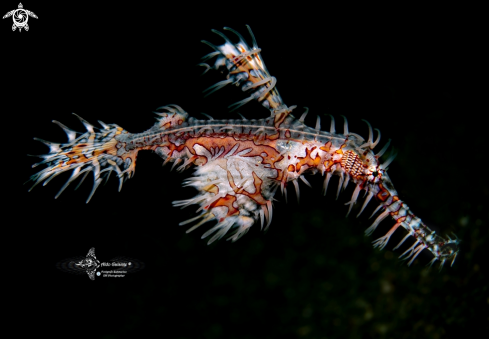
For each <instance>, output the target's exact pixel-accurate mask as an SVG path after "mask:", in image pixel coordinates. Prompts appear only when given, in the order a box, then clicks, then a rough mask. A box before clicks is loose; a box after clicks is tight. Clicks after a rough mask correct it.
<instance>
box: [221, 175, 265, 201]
mask: <svg viewBox="0 0 489 339" xmlns="http://www.w3.org/2000/svg"><path fill="white" fill-rule="evenodd" d="M251 174H252V175H253V185H254V186H255V193H250V192H247V191H245V189H244V187H238V186H236V184H235V183H234V179H233V176H232V174H231V172H229V171H228V181H229V185H230V186H231V188H232V189H233V191H234V193H236V194H243V195H246V196H247V197H249V198H250V199H253V200H255V202H256V203H258V204H260V205H266V204H267V200H266V199H265V198H264V197H263V195H262V194H261V185H262V184H263V180H261V179H260V178H259V177H258V176H257V175H256V174H255V172H251Z"/></svg>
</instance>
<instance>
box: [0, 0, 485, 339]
mask: <svg viewBox="0 0 489 339" xmlns="http://www.w3.org/2000/svg"><path fill="white" fill-rule="evenodd" d="M23 5H24V8H26V9H28V10H31V11H33V12H34V13H36V15H37V16H38V17H39V19H33V18H30V19H29V26H30V30H29V31H28V32H25V31H22V32H21V33H19V32H18V31H16V32H12V31H11V29H10V27H11V25H12V21H11V19H10V18H9V19H4V20H3V21H1V27H0V36H1V40H2V45H3V48H2V52H1V57H2V69H3V76H2V102H3V103H4V104H6V106H4V108H3V109H2V120H1V121H2V132H3V133H2V135H3V154H4V156H3V162H2V163H3V166H1V171H2V176H3V182H4V187H6V190H4V199H5V200H4V203H3V204H2V206H3V207H2V210H3V215H4V218H3V222H2V228H3V229H4V230H5V231H6V232H5V233H4V237H3V240H4V242H5V243H7V246H6V247H5V252H4V253H5V254H4V263H6V264H7V266H6V267H7V268H8V269H7V270H4V273H3V274H5V275H6V276H7V278H6V279H4V280H7V281H8V282H9V284H10V285H9V287H8V289H7V290H6V291H10V292H11V293H9V292H6V294H7V296H13V297H15V298H14V299H15V303H14V306H15V307H14V308H12V312H11V315H12V316H13V317H14V318H15V319H16V320H20V325H19V326H17V327H16V329H17V331H18V332H19V333H22V332H31V331H34V332H35V333H37V334H44V333H49V334H50V335H51V336H58V335H59V336H62V337H71V336H74V335H75V334H85V332H86V333H87V335H90V336H91V337H102V338H106V339H109V338H110V339H112V338H122V337H146V336H147V335H148V334H149V333H151V334H152V335H154V336H155V337H156V336H158V337H164V338H274V337H280V338H283V337H304V338H345V337H351V338H363V337H365V338H369V337H375V338H394V337H395V338H412V337H422V338H443V337H450V336H453V335H454V334H455V333H456V332H457V331H459V330H462V329H463V330H465V331H477V330H481V329H483V328H485V329H487V328H488V321H489V318H488V316H489V312H488V310H489V307H488V306H489V296H488V280H487V277H488V275H487V269H488V267H487V254H484V253H485V247H487V245H488V242H487V241H488V232H487V226H488V213H487V202H488V194H489V189H488V185H487V179H486V177H487V174H486V172H487V170H486V164H485V163H486V158H487V156H486V154H487V151H486V148H485V147H484V146H485V142H486V134H487V132H486V125H485V121H484V119H483V116H482V115H483V114H487V108H485V109H482V107H481V106H479V105H478V104H476V101H477V100H478V98H480V97H481V95H482V87H481V85H480V83H479V82H480V81H482V80H483V77H482V75H481V68H482V63H481V62H480V59H479V58H480V54H481V50H482V46H483V43H482V41H483V40H480V37H479V34H480V33H479V32H480V22H479V21H478V19H477V16H476V13H477V11H478V9H464V10H461V9H460V8H446V7H439V8H425V7H422V6H420V7H412V6H410V5H405V6H403V7H396V8H394V7H379V8H359V7H355V6H354V5H346V6H345V7H344V8H339V7H337V6H331V5H326V4H325V5H323V6H322V7H315V6H312V5H310V6H309V5H302V4H301V5H298V4H294V5H285V4H280V3H278V2H277V3H275V4H273V6H270V7H268V8H265V7H263V6H261V5H258V3H257V4H255V5H253V4H251V3H244V2H242V3H239V4H238V3H223V4H219V3H205V4H201V5H194V4H191V3H183V4H182V5H181V6H179V7H177V6H175V5H173V4H172V5H170V4H168V3H161V4H160V5H158V6H154V5H151V4H149V3H140V2H139V3H134V4H132V5H122V4H120V5H100V4H97V5H88V4H84V5H82V4H80V5H76V6H73V5H71V6H69V7H68V6H67V5H66V4H64V5H63V6H59V7H56V6H47V5H43V4H41V3H39V2H29V3H27V2H24V3H23ZM5 6H6V5H2V11H3V12H5V13H6V12H8V11H10V10H11V9H14V8H16V6H17V4H15V3H13V2H12V3H11V4H10V5H9V6H10V7H12V8H10V7H9V8H4V7H5ZM440 6H441V5H440ZM444 6H445V5H444ZM2 15H3V14H2ZM245 24H249V25H250V26H251V28H252V29H253V32H254V34H255V36H256V39H257V41H258V45H259V47H260V48H262V57H263V58H264V60H265V63H266V65H267V67H268V70H269V71H270V73H271V74H272V75H273V76H275V77H276V78H277V80H278V85H277V86H278V89H279V91H280V94H281V96H282V98H283V99H284V101H285V103H286V104H287V105H289V106H291V105H298V108H297V111H298V112H297V113H296V114H295V115H296V116H298V115H300V113H301V112H302V110H303V109H304V108H303V107H304V106H307V107H309V109H310V114H309V116H308V118H307V119H306V123H308V124H309V125H314V124H315V115H320V116H321V117H322V121H323V128H324V129H327V126H329V118H328V117H327V116H325V114H333V115H334V116H335V117H336V118H337V121H339V122H340V121H341V117H340V115H341V114H343V115H345V116H346V117H347V118H348V119H349V122H350V130H351V131H353V132H356V133H359V134H361V135H364V136H366V135H367V128H366V125H365V123H363V122H362V121H361V119H367V120H368V121H369V122H370V123H371V124H372V126H373V127H376V128H379V129H380V130H381V132H382V141H381V145H383V144H384V143H385V142H386V141H387V140H388V139H392V145H393V146H394V148H395V149H396V150H398V152H399V155H398V157H397V158H396V160H395V161H394V163H392V165H391V166H390V169H389V175H390V177H391V179H392V181H393V183H394V185H395V187H396V188H397V190H398V192H399V195H400V197H401V199H403V200H404V201H406V203H407V204H409V206H410V207H411V209H412V210H413V212H414V213H415V214H417V215H419V216H420V217H421V218H423V220H424V221H425V222H426V223H427V224H428V225H429V226H430V227H433V228H434V229H436V230H437V231H438V232H439V233H441V234H446V233H448V232H455V233H456V234H457V235H458V236H459V237H460V238H461V239H463V242H462V243H461V250H460V255H459V257H458V259H457V261H456V263H455V265H454V267H452V268H450V267H449V266H448V265H446V267H444V268H443V270H442V271H441V272H440V273H439V272H438V271H437V270H436V269H432V270H431V271H429V270H428V269H427V268H426V267H425V265H426V264H427V263H428V262H429V260H430V259H431V257H430V256H429V255H428V254H427V253H424V252H423V254H422V255H420V256H419V258H418V259H417V260H416V261H415V263H414V264H413V265H412V266H411V267H407V266H406V265H405V262H402V261H399V260H398V259H397V256H398V255H399V254H400V253H402V252H401V251H395V252H392V248H393V247H394V246H395V244H397V240H400V238H402V237H403V235H404V233H403V232H404V231H398V232H399V234H396V237H395V238H394V239H393V240H392V241H391V243H389V245H388V246H387V248H386V249H385V250H383V251H379V250H375V249H373V248H372V246H371V242H372V241H373V240H375V239H376V238H377V237H379V236H381V235H383V234H384V232H386V231H387V230H388V229H389V228H390V226H391V224H392V222H391V221H384V222H383V223H382V225H381V226H380V227H379V230H378V231H377V232H376V233H374V235H373V236H371V237H365V236H364V234H363V232H364V230H365V229H366V228H367V227H368V226H369V224H370V222H371V220H368V216H369V214H370V213H371V211H372V210H373V208H374V207H375V206H374V205H375V204H372V205H371V206H369V209H367V211H366V212H364V215H362V216H361V217H360V218H358V219H356V218H355V217H354V216H355V215H356V213H354V212H355V211H353V213H352V216H351V217H349V218H348V219H345V217H344V216H345V214H346V211H347V207H346V206H344V203H345V202H347V201H348V200H349V198H350V196H351V194H352V191H353V185H351V186H350V187H349V188H348V189H347V190H346V192H343V193H342V194H341V196H340V199H339V200H338V201H336V200H335V199H334V196H335V194H334V193H333V192H334V191H335V190H336V183H337V179H333V180H332V182H331V184H330V185H331V186H330V187H331V188H330V190H329V192H328V194H327V196H326V197H323V196H322V195H321V185H322V178H320V177H317V178H314V177H311V178H310V179H309V181H310V182H311V183H312V185H313V187H314V189H311V188H309V187H307V186H305V185H303V184H301V202H300V204H298V203H297V201H296V198H295V193H294V192H293V190H290V189H289V196H288V204H285V201H284V198H283V197H282V196H280V194H277V196H276V198H277V199H278V200H279V202H277V203H275V208H274V217H273V223H272V225H271V227H270V229H269V231H268V232H267V233H261V232H259V229H258V228H257V227H255V229H252V230H251V231H250V232H249V233H248V234H247V235H246V236H245V237H243V238H242V239H241V240H239V241H238V242H236V243H234V244H232V243H229V242H226V241H221V242H219V243H216V244H213V245H212V246H207V245H206V241H204V240H201V239H200V236H201V235H202V234H203V233H204V231H205V229H208V227H209V226H211V225H209V226H203V227H202V228H201V229H199V230H196V231H194V232H192V233H190V234H185V229H184V228H183V227H179V226H178V222H180V221H183V220H186V219H188V218H191V217H193V216H194V212H195V208H193V207H190V208H188V209H184V210H180V209H177V208H173V207H172V204H171V202H172V201H174V200H181V199H187V198H190V197H193V196H194V195H195V192H194V190H193V189H190V188H182V187H181V182H182V180H183V179H184V178H186V177H188V176H190V175H191V170H189V171H187V172H185V173H175V172H170V168H169V167H163V168H162V167H161V164H162V160H161V159H160V158H159V157H158V156H157V155H155V154H152V153H151V152H147V153H144V152H141V154H140V155H139V157H138V164H137V168H136V175H135V177H134V178H133V179H131V180H129V181H127V182H126V183H125V184H124V186H123V188H122V191H121V192H120V193H117V186H118V182H117V180H116V179H115V178H114V177H113V178H112V179H111V180H110V181H109V182H108V183H107V185H106V186H105V187H99V189H98V190H97V193H96V194H95V195H94V197H93V198H92V201H91V202H90V203H89V204H85V200H86V198H87V196H88V194H89V193H90V190H91V179H90V178H87V180H86V182H85V183H84V184H83V185H82V186H81V187H80V188H79V189H78V190H77V191H73V188H68V189H67V190H66V191H65V192H64V193H63V194H62V195H61V197H60V198H58V199H57V200H54V199H53V197H54V196H55V194H56V193H57V191H58V190H59V189H60V187H61V186H62V185H63V183H64V180H63V178H64V179H65V180H66V179H67V177H68V175H66V176H60V177H59V178H56V179H54V180H53V181H51V182H50V183H49V185H47V186H46V187H42V186H41V185H39V186H38V187H36V188H35V189H34V190H33V191H32V192H30V193H28V192H27V190H28V185H24V186H23V183H24V182H25V181H26V180H27V179H28V178H29V177H30V176H31V175H32V174H34V173H35V172H36V169H32V168H31V165H32V164H33V163H34V162H36V160H37V159H36V158H30V157H27V156H26V154H27V153H29V154H42V153H45V152H46V147H45V146H43V145H42V144H41V143H38V142H35V141H33V140H32V138H33V137H39V138H41V139H46V140H51V141H60V142H61V141H64V140H66V139H65V138H66V137H65V136H64V133H63V132H62V130H61V129H60V128H59V127H57V126H56V125H54V124H52V123H50V121H51V120H53V119H54V120H58V121H60V122H62V123H64V124H65V125H67V126H69V127H71V128H74V129H77V130H80V131H81V130H83V126H82V125H81V123H80V122H79V121H77V119H76V118H75V117H74V116H73V115H71V113H72V112H75V113H77V114H78V115H80V116H81V117H83V118H85V119H86V120H88V121H89V122H91V123H93V124H95V123H96V121H97V120H98V119H100V120H102V121H104V122H106V123H116V124H118V125H120V126H122V127H123V128H125V129H127V130H128V131H130V132H141V131H144V130H146V129H148V128H149V127H150V126H151V125H152V124H153V123H154V114H153V113H152V111H153V110H155V109H156V108H157V107H159V106H163V105H166V104H171V103H174V104H178V105H180V106H182V107H183V108H184V109H185V110H186V111H187V112H189V114H190V115H191V116H195V117H199V113H200V112H205V113H207V114H210V115H211V116H213V117H214V118H227V117H229V118H237V117H238V116H237V114H235V113H228V110H227V106H228V105H230V104H232V103H234V102H236V101H238V100H241V99H243V98H244V94H243V93H241V91H240V90H238V89H236V88H235V87H233V88H225V89H223V90H220V91H218V92H216V93H215V94H213V95H212V96H210V97H208V98H205V99H204V98H203V95H202V90H203V89H205V88H207V87H208V86H210V85H212V84H214V83H215V82H217V81H220V80H222V78H221V77H220V75H219V74H217V73H216V74H214V73H212V74H211V72H209V73H208V74H206V75H205V76H202V77H201V76H200V74H201V73H202V71H203V69H202V68H199V67H197V66H195V65H196V64H198V63H199V62H200V57H201V56H203V55H205V54H207V53H209V52H211V49H210V48H209V47H208V46H206V45H204V44H202V43H200V40H201V39H205V40H209V41H211V42H213V43H215V44H220V43H221V42H222V40H221V38H220V37H219V36H218V35H215V34H213V33H212V32H211V31H210V30H211V29H213V28H214V29H219V30H221V29H222V27H223V26H229V27H232V28H234V29H236V30H238V31H239V32H241V34H242V35H243V36H245V37H246V38H247V37H248V33H247V31H246V28H245ZM249 41H251V40H249ZM484 81H485V80H484ZM239 112H241V113H243V114H244V115H245V116H246V117H248V118H261V117H265V116H266V115H267V114H268V112H267V111H266V110H265V109H264V108H262V107H261V106H260V105H258V104H256V103H250V104H247V105H246V106H245V107H243V108H241V109H240V110H239ZM340 126H341V124H340V123H338V125H337V129H339V130H341V127H340ZM72 186H73V187H75V186H76V184H75V185H72ZM357 208H358V207H357ZM90 247H95V249H96V254H97V257H98V259H99V260H101V261H106V260H109V259H111V258H113V257H115V256H121V255H122V256H128V257H133V258H137V259H139V260H141V261H143V262H144V263H145V264H146V267H145V269H144V270H142V271H140V272H138V273H135V274H133V275H128V276H126V277H125V278H123V279H103V278H98V279H96V280H95V281H90V280H89V279H88V277H85V276H78V275H70V274H68V273H65V272H62V271H60V270H57V269H56V263H57V262H58V261H60V260H63V259H65V258H68V257H72V256H80V255H84V254H86V253H87V252H88V250H89V248H90ZM425 252H427V251H425Z"/></svg>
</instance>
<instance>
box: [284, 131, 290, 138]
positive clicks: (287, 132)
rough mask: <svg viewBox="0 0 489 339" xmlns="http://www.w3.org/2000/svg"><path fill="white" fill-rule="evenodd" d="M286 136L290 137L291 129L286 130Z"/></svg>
mask: <svg viewBox="0 0 489 339" xmlns="http://www.w3.org/2000/svg"><path fill="white" fill-rule="evenodd" d="M285 137H286V138H290V131H289V130H286V131H285Z"/></svg>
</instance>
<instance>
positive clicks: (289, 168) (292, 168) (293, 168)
mask: <svg viewBox="0 0 489 339" xmlns="http://www.w3.org/2000/svg"><path fill="white" fill-rule="evenodd" d="M287 170H288V171H289V172H295V167H294V165H289V167H287Z"/></svg>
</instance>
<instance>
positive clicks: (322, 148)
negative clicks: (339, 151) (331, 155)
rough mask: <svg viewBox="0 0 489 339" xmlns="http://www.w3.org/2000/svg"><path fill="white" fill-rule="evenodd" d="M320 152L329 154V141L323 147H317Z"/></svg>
mask: <svg viewBox="0 0 489 339" xmlns="http://www.w3.org/2000/svg"><path fill="white" fill-rule="evenodd" d="M319 149H320V150H321V151H325V152H329V150H330V149H331V141H328V142H327V143H326V144H324V146H321V147H319Z"/></svg>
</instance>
